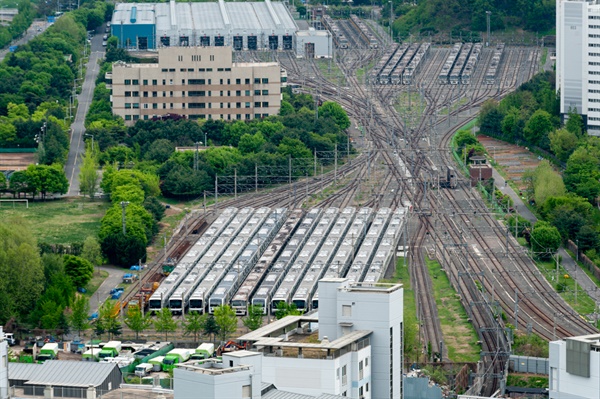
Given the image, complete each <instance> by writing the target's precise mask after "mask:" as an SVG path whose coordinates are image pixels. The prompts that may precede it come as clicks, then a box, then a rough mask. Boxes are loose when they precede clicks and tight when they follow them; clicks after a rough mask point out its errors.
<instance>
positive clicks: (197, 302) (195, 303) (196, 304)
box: [190, 299, 204, 309]
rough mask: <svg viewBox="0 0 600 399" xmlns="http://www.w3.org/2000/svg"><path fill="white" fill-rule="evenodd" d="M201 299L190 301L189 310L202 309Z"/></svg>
mask: <svg viewBox="0 0 600 399" xmlns="http://www.w3.org/2000/svg"><path fill="white" fill-rule="evenodd" d="M203 307H204V306H202V299H190V308H192V309H202V308H203Z"/></svg>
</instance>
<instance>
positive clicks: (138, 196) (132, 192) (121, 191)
mask: <svg viewBox="0 0 600 399" xmlns="http://www.w3.org/2000/svg"><path fill="white" fill-rule="evenodd" d="M110 200H111V201H112V202H113V203H114V204H118V203H120V202H121V201H126V202H129V203H135V204H141V203H143V202H144V190H142V188H141V187H140V186H139V185H137V184H124V185H122V186H117V187H115V188H114V189H113V190H112V191H111V193H110Z"/></svg>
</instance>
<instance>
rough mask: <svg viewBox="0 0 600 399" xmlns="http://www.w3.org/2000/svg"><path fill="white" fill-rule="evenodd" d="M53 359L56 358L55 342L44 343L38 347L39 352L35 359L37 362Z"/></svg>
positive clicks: (56, 348) (56, 346) (56, 345)
mask: <svg viewBox="0 0 600 399" xmlns="http://www.w3.org/2000/svg"><path fill="white" fill-rule="evenodd" d="M54 359H58V344H57V343H55V342H53V343H48V344H45V345H44V346H43V347H42V349H40V353H39V355H38V356H37V359H36V360H37V362H38V363H44V362H45V361H46V360H54Z"/></svg>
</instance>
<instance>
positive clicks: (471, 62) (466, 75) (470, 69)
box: [460, 43, 483, 85]
mask: <svg viewBox="0 0 600 399" xmlns="http://www.w3.org/2000/svg"><path fill="white" fill-rule="evenodd" d="M482 47H483V44H482V43H475V44H474V45H473V50H471V55H469V59H468V60H467V63H466V64H465V67H464V69H463V71H462V74H461V76H460V83H462V84H464V85H468V84H471V76H473V73H474V72H475V67H476V66H477V62H478V61H479V56H480V54H481V48H482Z"/></svg>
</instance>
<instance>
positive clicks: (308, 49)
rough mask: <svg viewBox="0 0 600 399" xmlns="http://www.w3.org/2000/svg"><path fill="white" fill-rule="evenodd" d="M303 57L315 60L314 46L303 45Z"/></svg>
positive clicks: (312, 44)
mask: <svg viewBox="0 0 600 399" xmlns="http://www.w3.org/2000/svg"><path fill="white" fill-rule="evenodd" d="M304 56H305V57H306V58H315V44H314V43H304Z"/></svg>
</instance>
